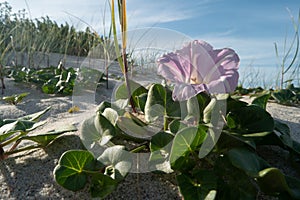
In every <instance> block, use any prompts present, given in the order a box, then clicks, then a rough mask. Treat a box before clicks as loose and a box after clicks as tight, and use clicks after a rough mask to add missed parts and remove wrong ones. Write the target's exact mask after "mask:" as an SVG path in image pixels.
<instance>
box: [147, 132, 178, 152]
mask: <svg viewBox="0 0 300 200" xmlns="http://www.w3.org/2000/svg"><path fill="white" fill-rule="evenodd" d="M173 138H174V136H173V135H172V134H170V133H166V132H159V133H157V134H155V135H154V136H153V137H152V138H151V141H150V150H151V152H153V151H159V150H160V149H162V148H164V147H165V146H167V145H168V144H169V143H170V142H171V141H172V139H173Z"/></svg>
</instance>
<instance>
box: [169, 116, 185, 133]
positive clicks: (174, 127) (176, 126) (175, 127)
mask: <svg viewBox="0 0 300 200" xmlns="http://www.w3.org/2000/svg"><path fill="white" fill-rule="evenodd" d="M187 126H188V125H187V124H185V123H182V122H181V121H180V120H179V119H175V120H173V121H172V122H171V123H170V124H169V130H170V131H171V133H173V134H176V133H177V132H178V131H180V130H181V129H183V128H186V127H187Z"/></svg>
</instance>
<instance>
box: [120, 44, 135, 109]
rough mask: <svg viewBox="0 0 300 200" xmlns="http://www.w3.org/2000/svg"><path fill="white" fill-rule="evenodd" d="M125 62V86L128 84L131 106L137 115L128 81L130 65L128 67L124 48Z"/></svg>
mask: <svg viewBox="0 0 300 200" xmlns="http://www.w3.org/2000/svg"><path fill="white" fill-rule="evenodd" d="M123 62H124V69H125V73H124V78H125V84H126V87H127V94H128V98H129V103H130V105H131V108H132V111H133V112H134V113H136V109H135V105H134V102H133V98H132V95H131V88H130V83H129V79H128V65H127V56H126V49H124V48H123Z"/></svg>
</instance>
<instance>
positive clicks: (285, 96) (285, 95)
mask: <svg viewBox="0 0 300 200" xmlns="http://www.w3.org/2000/svg"><path fill="white" fill-rule="evenodd" d="M272 97H273V98H274V99H275V100H276V101H277V102H279V103H282V104H286V103H287V104H289V103H291V102H292V100H293V98H294V97H295V94H294V93H293V92H292V91H291V90H289V89H281V90H277V91H274V92H273V93H272Z"/></svg>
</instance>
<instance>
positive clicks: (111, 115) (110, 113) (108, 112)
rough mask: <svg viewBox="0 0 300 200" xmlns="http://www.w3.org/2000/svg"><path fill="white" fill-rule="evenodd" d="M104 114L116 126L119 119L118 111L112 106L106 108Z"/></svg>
mask: <svg viewBox="0 0 300 200" xmlns="http://www.w3.org/2000/svg"><path fill="white" fill-rule="evenodd" d="M102 115H103V116H104V117H105V118H106V119H107V120H108V121H109V122H110V123H111V124H112V125H113V126H115V125H116V123H117V120H118V117H119V115H118V113H117V111H115V110H114V109H112V108H106V109H105V110H104V111H103V113H102Z"/></svg>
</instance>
